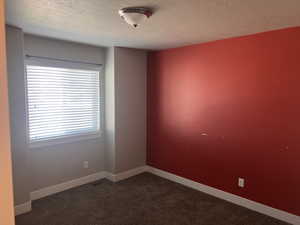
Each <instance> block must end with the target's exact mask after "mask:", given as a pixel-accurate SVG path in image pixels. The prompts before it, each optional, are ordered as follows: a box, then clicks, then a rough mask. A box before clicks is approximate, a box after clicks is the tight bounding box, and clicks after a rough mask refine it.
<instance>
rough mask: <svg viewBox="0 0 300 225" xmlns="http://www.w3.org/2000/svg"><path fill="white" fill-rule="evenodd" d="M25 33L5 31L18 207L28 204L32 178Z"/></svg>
mask: <svg viewBox="0 0 300 225" xmlns="http://www.w3.org/2000/svg"><path fill="white" fill-rule="evenodd" d="M23 38H24V37H23V32H22V31H21V30H20V29H18V28H14V27H6V40H7V41H6V42H7V72H8V84H9V86H8V87H9V89H8V90H9V103H10V123H11V124H10V126H11V148H12V161H13V183H14V199H15V204H20V203H24V202H27V201H29V191H30V189H31V181H32V179H31V176H30V170H29V163H28V154H29V149H28V148H27V145H26V133H25V131H26V121H25V88H24V82H25V81H24V59H23V50H24V49H23V47H24V46H23Z"/></svg>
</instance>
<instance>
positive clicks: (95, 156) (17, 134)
mask: <svg viewBox="0 0 300 225" xmlns="http://www.w3.org/2000/svg"><path fill="white" fill-rule="evenodd" d="M7 41H8V46H7V53H8V77H9V93H10V96H9V97H10V110H11V126H12V131H11V136H12V152H13V175H14V191H15V205H18V204H22V203H24V202H27V201H28V200H30V196H29V195H30V192H32V191H34V190H38V189H41V188H44V187H48V186H51V185H55V184H59V183H62V182H66V181H69V180H72V179H76V178H79V177H83V176H86V175H89V174H92V173H95V172H100V171H104V170H107V171H110V172H113V173H119V172H123V171H126V170H129V169H133V168H135V167H138V166H143V165H145V161H146V69H147V68H146V61H147V55H146V52H145V51H141V50H135V49H126V48H115V47H111V48H108V49H105V48H100V47H93V46H87V45H82V44H76V43H70V42H65V41H59V40H53V39H47V38H42V37H37V36H32V35H23V32H22V30H21V29H18V28H13V27H7ZM25 54H29V55H34V56H44V57H53V58H60V59H68V60H76V61H84V62H90V63H101V64H105V68H103V71H102V72H103V73H105V105H106V108H105V113H106V115H105V117H106V118H105V135H103V136H102V137H101V138H98V139H91V140H81V141H77V142H73V143H66V144H58V145H53V146H48V147H40V148H29V147H28V145H27V143H26V134H27V130H26V108H25V99H26V98H25V87H24V82H25V81H24V55H25ZM105 60H107V62H105ZM83 161H89V168H88V169H84V168H83Z"/></svg>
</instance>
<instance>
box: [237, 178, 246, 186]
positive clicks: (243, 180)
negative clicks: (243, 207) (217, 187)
mask: <svg viewBox="0 0 300 225" xmlns="http://www.w3.org/2000/svg"><path fill="white" fill-rule="evenodd" d="M238 186H239V187H241V188H243V187H245V179H244V178H240V177H239V180H238Z"/></svg>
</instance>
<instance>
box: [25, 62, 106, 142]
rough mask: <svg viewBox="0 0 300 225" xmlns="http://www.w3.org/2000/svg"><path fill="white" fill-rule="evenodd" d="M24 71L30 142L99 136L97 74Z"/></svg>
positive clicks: (41, 69) (32, 68) (40, 69)
mask: <svg viewBox="0 0 300 225" xmlns="http://www.w3.org/2000/svg"><path fill="white" fill-rule="evenodd" d="M26 69H27V96H28V122H29V138H30V142H37V141H43V140H51V139H57V138H65V137H70V136H78V135H81V134H82V135H86V134H90V133H97V132H99V130H100V83H99V82H100V80H99V71H93V70H82V69H66V68H55V67H43V66H34V65H27V66H26Z"/></svg>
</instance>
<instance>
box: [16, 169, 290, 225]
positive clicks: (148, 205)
mask: <svg viewBox="0 0 300 225" xmlns="http://www.w3.org/2000/svg"><path fill="white" fill-rule="evenodd" d="M16 224H17V225H177V224H178V225H194V224H199V225H200V224H201V225H275V224H276V225H286V224H287V223H284V222H281V221H278V220H275V219H273V218H270V217H268V216H265V215H261V214H259V213H256V212H254V211H251V210H248V209H246V208H243V207H240V206H237V205H234V204H231V203H229V202H226V201H223V200H220V199H217V198H214V197H212V196H209V195H207V194H204V193H201V192H199V191H196V190H193V189H190V188H187V187H184V186H182V185H180V184H176V183H173V182H171V181H168V180H165V179H163V178H160V177H157V176H155V175H152V174H149V173H143V174H141V175H138V176H135V177H132V178H129V179H127V180H123V181H120V182H118V183H112V182H110V181H108V180H106V179H103V180H101V181H98V182H95V183H92V184H87V185H83V186H80V187H78V188H74V189H71V190H68V191H64V192H61V193H58V194H55V195H52V196H50V197H46V198H43V199H40V200H37V201H34V202H33V210H32V212H30V213H27V214H24V215H20V216H17V217H16Z"/></svg>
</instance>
